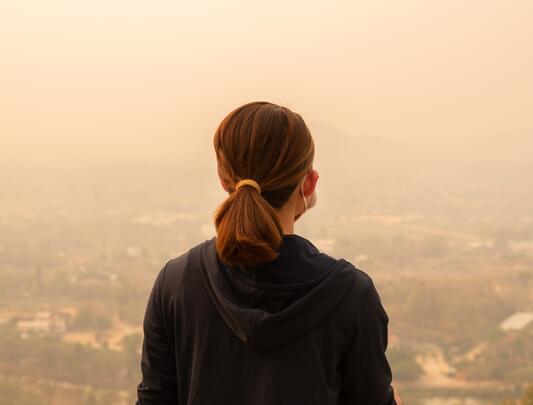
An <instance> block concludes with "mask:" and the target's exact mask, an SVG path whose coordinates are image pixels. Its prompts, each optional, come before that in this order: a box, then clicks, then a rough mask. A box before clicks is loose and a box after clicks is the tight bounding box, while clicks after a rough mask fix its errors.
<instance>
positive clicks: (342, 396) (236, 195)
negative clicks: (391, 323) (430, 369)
mask: <svg viewBox="0 0 533 405" xmlns="http://www.w3.org/2000/svg"><path fill="white" fill-rule="evenodd" d="M213 146H214V149H215V154H216V158H217V173H218V175H219V178H220V184H221V185H222V187H223V188H224V190H225V191H227V192H228V196H227V198H226V199H225V200H224V201H223V202H222V203H221V204H220V205H219V206H218V207H217V209H216V210H215V212H214V216H213V222H214V225H215V230H216V237H213V238H212V239H210V240H206V241H205V242H203V243H200V244H198V245H196V246H194V247H193V248H192V249H190V250H189V251H188V252H187V253H185V254H182V255H180V256H178V257H176V258H174V259H172V260H170V261H168V262H167V264H166V265H165V266H164V268H163V269H161V271H160V272H159V274H158V276H157V278H156V281H155V283H154V286H153V289H152V293H151V295H150V298H149V301H148V306H147V308H146V314H145V319H144V341H143V351H142V361H141V368H142V374H143V378H142V381H141V383H140V384H139V385H138V398H139V403H140V404H143V405H148V404H158V405H161V404H173V405H176V404H178V405H213V404H218V403H221V404H231V405H283V404H291V405H294V404H302V405H311V404H317V405H330V404H331V405H336V404H365V405H366V404H382V405H389V404H395V402H394V398H393V390H392V387H391V385H390V383H391V370H390V367H389V364H388V362H387V359H386V357H385V349H386V346H387V324H388V317H387V314H386V312H385V310H384V309H383V307H382V305H381V302H380V299H379V296H378V293H377V291H376V289H375V288H374V284H373V283H372V280H371V279H370V277H369V276H368V275H367V274H365V273H364V272H362V271H361V270H359V269H356V268H355V267H354V266H353V265H352V264H351V263H349V262H348V261H346V260H344V259H333V258H332V257H329V256H328V255H325V254H322V253H320V252H319V251H318V250H317V249H316V247H315V246H313V244H312V243H311V242H309V241H308V240H307V239H305V238H303V237H300V236H298V235H295V234H294V223H295V222H296V221H297V220H298V218H300V217H301V216H302V215H303V214H305V213H306V212H307V211H308V209H310V208H312V207H313V206H314V205H315V203H316V200H317V198H316V184H317V181H318V177H319V176H318V172H317V171H316V170H315V169H313V159H314V153H315V148H314V142H313V139H312V136H311V133H310V131H309V129H308V127H307V125H306V124H305V122H304V120H303V119H302V117H301V116H300V115H299V114H297V113H295V112H293V111H291V110H289V109H288V108H286V107H282V106H278V105H275V104H272V103H268V102H253V103H248V104H245V105H243V106H240V107H238V108H237V109H235V110H234V111H232V112H231V113H230V114H229V115H228V116H227V117H225V118H224V119H223V120H222V122H221V123H220V125H219V127H218V128H217V130H216V132H215V136H214V138H213Z"/></svg>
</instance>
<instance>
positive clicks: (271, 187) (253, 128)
mask: <svg viewBox="0 0 533 405" xmlns="http://www.w3.org/2000/svg"><path fill="white" fill-rule="evenodd" d="M213 145H214V147H215V153H216V158H217V170H218V174H219V177H220V181H221V184H222V186H223V187H224V189H225V190H226V191H228V192H229V196H228V198H227V199H226V200H225V201H224V202H222V204H220V205H219V207H218V208H217V209H216V211H215V213H214V221H215V228H216V231H217V240H216V248H217V253H218V255H219V257H220V259H221V260H222V261H223V262H224V263H227V264H231V265H247V266H250V265H258V264H260V263H264V262H268V261H271V260H274V259H275V258H276V257H277V254H278V253H277V249H278V248H279V247H280V245H281V242H282V237H283V227H282V218H283V216H282V213H285V214H286V213H287V212H290V213H291V215H292V213H294V218H292V219H297V218H298V217H299V216H300V215H301V214H302V211H304V210H305V208H303V207H304V204H305V205H307V203H308V202H307V201H306V198H307V197H305V198H302V194H300V190H302V191H303V193H304V195H305V196H308V195H312V194H313V193H314V188H315V184H316V180H317V179H318V175H317V173H316V171H315V170H313V158H314V152H315V149H314V143H313V139H312V137H311V133H310V132H309V129H308V128H307V126H306V124H305V122H304V120H303V119H302V117H301V116H300V115H299V114H297V113H295V112H293V111H291V110H289V109H288V108H286V107H283V106H278V105H276V104H273V103H269V102H252V103H248V104H245V105H242V106H240V107H238V108H236V109H235V110H233V111H232V112H231V113H230V114H229V115H227V116H226V117H225V118H224V119H223V120H222V122H221V123H220V125H219V127H218V128H217V130H216V132H215V136H214V139H213ZM243 179H251V180H254V181H255V182H257V183H258V185H259V187H260V189H261V192H260V193H259V192H258V191H257V190H256V189H255V188H254V187H251V186H248V185H246V186H242V187H239V188H238V189H236V185H237V183H238V182H239V181H240V180H243ZM312 197H315V195H312ZM314 201H315V199H313V198H311V203H310V204H309V207H310V206H312V204H313V203H314Z"/></svg>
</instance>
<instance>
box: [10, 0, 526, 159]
mask: <svg viewBox="0 0 533 405" xmlns="http://www.w3.org/2000/svg"><path fill="white" fill-rule="evenodd" d="M0 36H1V37H2V39H1V40H0V41H1V44H2V54H3V57H2V64H1V66H0V71H1V75H0V87H1V88H2V91H1V93H2V95H1V96H0V107H1V109H2V115H3V118H2V120H1V123H0V134H1V137H2V144H3V145H7V148H5V149H4V148H2V149H4V156H3V160H4V161H5V162H17V163H18V162H26V163H27V162H28V161H34V162H35V164H42V163H57V162H60V163H61V162H64V163H65V164H67V165H68V164H70V163H72V162H77V161H80V160H81V161H83V160H84V159H95V160H98V159H114V158H115V157H117V158H118V157H120V158H121V159H134V158H138V157H139V156H143V155H147V156H150V157H157V156H165V157H168V154H169V151H175V152H172V153H175V154H176V157H178V158H187V157H188V156H198V155H194V154H195V153H196V152H198V151H202V150H203V151H205V150H206V148H208V149H209V152H208V153H211V152H212V151H211V139H212V134H213V133H214V130H215V128H216V126H217V125H218V123H219V122H220V120H221V119H222V118H223V117H224V116H225V115H226V114H227V113H228V112H229V111H231V110H232V109H233V108H235V107H237V106H238V105H240V104H243V103H245V102H248V101H252V100H268V101H272V102H275V103H279V104H283V105H286V106H288V107H289V108H292V109H294V110H295V111H297V112H299V113H301V114H302V115H303V117H304V119H306V121H307V122H308V124H309V125H310V127H311V129H313V126H314V124H315V123H317V124H321V123H324V124H327V125H330V126H334V127H335V128H337V129H338V130H340V131H342V132H344V133H348V134H352V135H370V136H380V137H386V138H392V139H398V140H409V141H412V140H425V142H427V141H428V139H429V140H431V141H435V142H441V141H447V140H448V139H452V140H458V139H464V138H469V139H478V138H481V139H482V138H484V137H490V138H491V139H495V138H496V139H498V138H501V141H500V143H502V142H503V143H505V139H506V137H508V136H516V135H519V136H527V137H529V138H531V136H532V133H533V114H532V111H531V106H532V105H533V77H532V75H531V72H533V41H531V38H533V3H532V2H529V1H518V0H513V1H477V0H476V1H432V2H427V1H414V0H409V1H403V2H394V1H374V2H362V1H356V2H328V3H327V2H325V1H320V2H302V1H290V2H280V1H274V2H264V3H261V4H259V3H250V2H245V1H224V2H215V1H212V2H205V1H201V2H194V4H192V3H184V2H172V1H163V2H141V1H123V0H120V1H114V2H107V1H101V0H99V1H93V2H69V1H58V0H52V1H47V2H37V1H22V2H13V3H9V4H4V5H3V6H2V12H1V13H0ZM316 135H317V136H318V135H320V136H327V134H316ZM474 145H476V144H475V143H474ZM479 146H480V147H483V145H479ZM200 155H201V153H200Z"/></svg>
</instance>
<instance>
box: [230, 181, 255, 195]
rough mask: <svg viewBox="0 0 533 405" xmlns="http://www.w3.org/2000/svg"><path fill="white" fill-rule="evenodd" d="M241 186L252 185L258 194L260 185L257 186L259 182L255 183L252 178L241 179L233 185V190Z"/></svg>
mask: <svg viewBox="0 0 533 405" xmlns="http://www.w3.org/2000/svg"><path fill="white" fill-rule="evenodd" d="M242 186H252V187H253V188H255V189H256V190H257V192H258V193H259V194H261V187H259V184H257V182H256V181H254V180H252V179H243V180H241V181H239V182H238V183H237V185H236V186H235V190H238V189H239V188H240V187H242Z"/></svg>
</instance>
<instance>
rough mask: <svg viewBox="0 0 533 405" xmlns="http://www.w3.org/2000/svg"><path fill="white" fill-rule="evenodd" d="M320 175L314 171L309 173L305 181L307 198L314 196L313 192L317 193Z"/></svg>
mask: <svg viewBox="0 0 533 405" xmlns="http://www.w3.org/2000/svg"><path fill="white" fill-rule="evenodd" d="M319 177H320V176H319V174H318V172H317V171H316V170H315V169H313V170H311V171H310V172H309V174H308V175H307V177H306V179H305V182H304V194H305V196H309V195H311V194H313V192H314V191H315V188H316V183H317V182H318V178H319Z"/></svg>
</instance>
